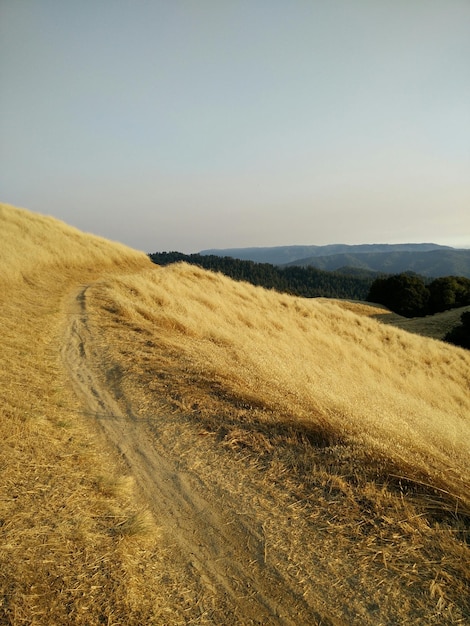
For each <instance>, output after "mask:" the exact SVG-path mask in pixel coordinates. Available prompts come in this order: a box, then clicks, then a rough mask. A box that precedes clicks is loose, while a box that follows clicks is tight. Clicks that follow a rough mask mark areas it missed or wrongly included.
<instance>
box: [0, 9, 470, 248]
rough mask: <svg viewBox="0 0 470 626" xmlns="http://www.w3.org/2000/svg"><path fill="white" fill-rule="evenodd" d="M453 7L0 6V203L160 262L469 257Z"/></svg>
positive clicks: (465, 65) (469, 97) (460, 27)
mask: <svg viewBox="0 0 470 626" xmlns="http://www.w3.org/2000/svg"><path fill="white" fill-rule="evenodd" d="M469 33H470V1H469V0H327V1H325V0H132V1H131V0H80V1H79V2H78V1H76V0H0V86H1V87H0V89H1V93H0V201H2V202H7V203H9V204H13V205H15V206H19V207H24V208H27V209H30V210H32V211H35V212H38V213H42V214H47V215H53V216H54V217H57V218H59V219H61V220H63V221H65V222H67V223H69V224H71V225H73V226H76V227H78V228H80V229H81V230H84V231H86V232H91V233H94V234H97V235H101V236H104V237H106V238H108V239H112V240H116V241H121V242H123V243H125V244H127V245H130V246H132V247H133V248H137V249H139V250H144V251H145V252H157V251H164V250H167V251H169V250H178V251H181V252H186V253H190V252H198V251H200V250H202V249H207V248H229V247H248V246H277V245H294V244H304V245H307V244H316V245H324V244H331V243H349V244H359V243H404V242H434V243H441V244H445V245H451V246H455V247H470V36H469Z"/></svg>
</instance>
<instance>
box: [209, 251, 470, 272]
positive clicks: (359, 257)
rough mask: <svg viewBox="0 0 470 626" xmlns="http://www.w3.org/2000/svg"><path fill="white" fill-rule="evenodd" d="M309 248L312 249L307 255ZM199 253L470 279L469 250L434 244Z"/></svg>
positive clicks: (328, 268) (323, 267) (332, 268)
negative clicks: (456, 276) (457, 276)
mask: <svg viewBox="0 0 470 626" xmlns="http://www.w3.org/2000/svg"><path fill="white" fill-rule="evenodd" d="M307 250H310V252H309V254H307V255H305V256H304V253H305V252H306V251H307ZM199 254H201V255H209V254H212V255H215V256H230V257H233V258H238V259H242V260H251V261H256V262H264V263H272V264H273V265H278V266H282V267H290V266H300V267H307V266H312V267H316V268H317V269H321V270H326V271H340V270H341V269H343V270H344V268H355V269H361V270H366V271H369V272H381V273H388V274H398V273H401V272H406V271H412V272H415V273H418V274H421V275H422V276H426V277H430V278H432V277H434V278H438V277H441V276H449V275H459V276H465V277H467V278H470V250H467V249H463V248H452V247H450V246H441V245H439V244H433V243H418V244H413V243H410V244H361V245H348V244H331V245H327V246H278V247H271V248H232V249H230V248H228V249H221V250H212V251H210V250H203V251H201V252H200V253H199ZM299 255H302V256H299Z"/></svg>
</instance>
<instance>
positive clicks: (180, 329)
mask: <svg viewBox="0 0 470 626" xmlns="http://www.w3.org/2000/svg"><path fill="white" fill-rule="evenodd" d="M96 289H98V287H97V288H96ZM99 289H100V294H101V298H102V300H103V302H107V303H108V304H107V306H108V308H110V306H109V301H112V305H111V308H112V310H113V315H114V316H115V317H116V318H117V319H119V320H127V322H128V323H129V324H132V323H134V324H138V325H141V326H142V327H143V328H147V329H148V331H149V332H152V334H154V335H155V334H157V333H158V335H159V341H160V343H163V344H164V345H168V347H171V349H173V350H175V349H176V350H177V351H178V353H179V354H180V355H181V357H182V358H185V359H186V360H187V361H188V363H189V364H190V367H191V368H192V369H194V370H195V371H196V372H201V373H203V374H204V376H205V377H206V378H207V379H210V380H213V381H217V382H218V383H219V384H221V385H223V386H224V389H225V390H226V391H227V392H228V393H231V394H233V395H234V396H236V397H237V398H240V399H242V400H243V401H245V402H247V403H248V404H253V405H263V406H264V407H266V408H269V409H270V410H271V411H273V412H275V413H276V414H278V415H282V416H283V419H285V420H290V421H295V423H297V424H299V423H301V424H302V425H304V426H305V427H306V428H309V429H311V430H317V431H318V432H319V433H323V434H324V436H329V435H328V432H329V431H331V432H332V436H334V438H335V439H338V440H339V439H341V440H343V439H347V440H348V441H353V442H354V443H355V444H356V445H358V446H361V448H362V449H367V450H368V451H369V452H370V454H371V456H372V457H374V458H380V459H386V460H387V461H390V462H392V463H393V464H394V465H396V467H397V468H403V470H404V471H405V469H406V470H407V471H406V474H407V475H408V474H409V472H410V471H413V473H414V478H417V479H418V477H419V480H423V481H424V482H429V481H430V482H431V483H432V484H436V486H438V487H439V488H442V489H445V490H446V491H448V493H449V494H452V497H453V498H454V499H455V503H456V505H457V503H458V504H459V506H464V507H465V508H466V509H467V510H468V511H469V512H470V508H469V507H470V497H469V494H468V491H467V485H468V484H469V479H470V467H469V464H468V459H469V455H470V419H469V416H470V394H469V388H468V381H469V379H470V355H469V354H468V352H466V351H464V350H460V349H457V348H455V347H452V346H448V345H445V344H443V343H441V342H436V341H432V340H428V339H424V338H421V337H418V336H415V335H411V334H409V333H405V332H402V331H400V330H397V329H395V328H392V327H388V326H383V325H381V324H380V323H378V322H376V321H375V320H373V319H370V318H366V317H362V316H358V315H356V314H354V313H351V312H349V311H344V310H341V309H340V308H339V307H338V306H336V305H335V304H334V303H331V304H330V303H328V302H325V301H323V302H318V301H316V300H310V301H309V300H304V299H298V298H292V297H289V296H284V295H280V294H277V293H274V292H269V291H266V290H263V289H258V288H255V287H252V286H250V285H248V284H245V283H244V284H235V283H233V282H232V281H230V279H227V278H225V277H223V276H222V275H220V274H219V275H216V274H212V273H209V272H205V271H203V270H200V269H198V268H190V267H188V266H186V265H184V264H182V265H177V266H171V267H170V268H168V269H166V268H165V269H163V270H159V271H151V272H149V273H148V274H146V275H143V274H140V275H139V276H132V277H129V278H122V279H118V280H117V281H115V282H113V283H112V285H106V284H102V285H101V286H100V287H99ZM113 307H114V308H113ZM322 436H323V435H322ZM408 467H409V468H410V470H408ZM410 478H413V477H410ZM435 481H437V482H435Z"/></svg>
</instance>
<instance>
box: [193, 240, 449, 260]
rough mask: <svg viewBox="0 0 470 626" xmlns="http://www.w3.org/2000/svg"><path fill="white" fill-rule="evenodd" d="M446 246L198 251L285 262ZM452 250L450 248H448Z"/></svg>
mask: <svg viewBox="0 0 470 626" xmlns="http://www.w3.org/2000/svg"><path fill="white" fill-rule="evenodd" d="M439 249H449V248H447V246H439V245H438V244H435V243H399V244H385V243H384V244H381V243H376V244H359V245H348V244H341V243H339V244H329V245H326V246H314V245H310V246H272V247H269V246H268V247H259V248H225V249H216V248H215V249H211V250H202V251H201V252H200V253H199V254H215V255H217V256H231V257H234V258H236V259H245V260H249V261H257V262H258V263H272V264H273V265H286V264H288V263H292V262H294V261H302V260H303V259H306V258H309V257H312V258H314V257H324V256H330V255H336V254H367V253H369V254H371V253H389V252H427V251H429V250H439ZM450 250H453V248H450Z"/></svg>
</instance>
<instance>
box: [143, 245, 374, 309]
mask: <svg viewBox="0 0 470 626" xmlns="http://www.w3.org/2000/svg"><path fill="white" fill-rule="evenodd" d="M149 257H150V259H151V260H152V261H153V262H154V263H156V264H157V265H169V264H171V263H178V262H180V261H184V262H185V263H190V264H193V265H198V266H199V267H202V268H204V269H208V270H212V271H215V272H221V273H222V274H225V275H226V276H229V277H230V278H233V279H234V280H242V281H246V282H249V283H251V284H253V285H258V286H260V287H265V288H266V289H274V290H275V291H279V292H283V293H289V294H291V295H296V296H301V297H303V298H316V297H324V298H341V299H349V300H365V299H366V296H367V294H368V293H369V290H370V287H371V285H372V282H373V280H374V277H375V275H372V274H371V275H366V276H354V275H348V274H343V273H341V272H330V271H324V270H319V269H317V268H314V267H300V266H290V267H277V266H275V265H272V264H271V263H256V262H255V261H246V260H241V259H235V258H233V257H229V256H224V257H221V256H217V255H212V254H207V255H206V254H183V253H182V252H155V253H152V254H149Z"/></svg>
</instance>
